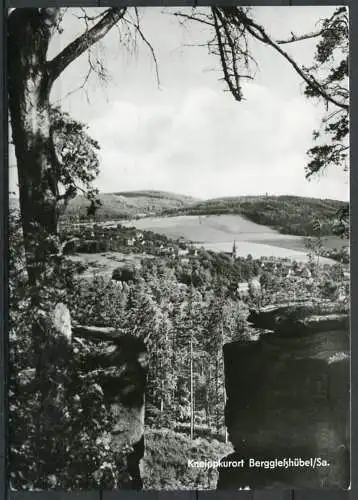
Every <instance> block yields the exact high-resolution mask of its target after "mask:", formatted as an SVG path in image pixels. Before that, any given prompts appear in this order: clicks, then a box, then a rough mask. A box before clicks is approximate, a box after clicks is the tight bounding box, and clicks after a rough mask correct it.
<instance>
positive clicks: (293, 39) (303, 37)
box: [275, 30, 325, 45]
mask: <svg viewBox="0 0 358 500" xmlns="http://www.w3.org/2000/svg"><path fill="white" fill-rule="evenodd" d="M324 31H325V30H320V31H315V32H312V33H306V34H305V35H299V36H297V35H295V34H294V33H291V35H292V36H291V38H287V39H286V40H275V42H276V43H277V44H278V45H283V44H285V43H294V42H300V41H301V40H309V39H311V38H317V37H319V36H321V35H322V33H323V32H324Z"/></svg>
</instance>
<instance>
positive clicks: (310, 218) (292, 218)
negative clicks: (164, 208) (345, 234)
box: [167, 196, 348, 236]
mask: <svg viewBox="0 0 358 500" xmlns="http://www.w3.org/2000/svg"><path fill="white" fill-rule="evenodd" d="M347 206H348V202H343V201H337V200H329V199H324V200H323V199H318V198H304V197H300V196H240V197H228V198H216V199H212V200H206V201H203V202H198V203H196V204H195V205H192V206H190V207H183V208H181V209H179V210H178V209H177V210H173V211H168V212H167V215H169V214H170V215H177V214H185V215H221V214H236V215H241V216H243V217H245V218H247V219H248V220H251V221H252V222H255V223H257V224H262V225H265V226H268V227H270V228H272V229H276V230H277V231H279V232H280V233H282V234H293V235H297V236H311V235H313V234H314V233H315V231H314V226H315V221H316V220H319V221H320V223H321V233H322V234H324V235H330V234H332V233H333V232H334V231H333V223H334V221H335V219H337V213H338V212H339V211H340V210H342V209H343V208H345V207H347Z"/></svg>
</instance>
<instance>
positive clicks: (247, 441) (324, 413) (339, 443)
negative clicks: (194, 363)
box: [218, 303, 350, 489]
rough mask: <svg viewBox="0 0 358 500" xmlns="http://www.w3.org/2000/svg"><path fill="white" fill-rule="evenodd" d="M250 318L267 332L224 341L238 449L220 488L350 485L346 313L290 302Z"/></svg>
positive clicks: (230, 422)
mask: <svg viewBox="0 0 358 500" xmlns="http://www.w3.org/2000/svg"><path fill="white" fill-rule="evenodd" d="M250 320H251V321H252V323H253V325H254V326H255V327H256V328H262V329H265V330H266V332H265V333H263V334H262V335H260V336H259V338H258V340H256V341H249V340H246V341H242V342H233V343H230V344H227V345H225V346H224V358H225V379H226V392H227V398H228V399H227V405H226V425H227V428H228V433H229V439H230V441H231V443H232V444H233V446H234V450H235V452H234V453H233V454H232V455H230V456H229V457H226V458H225V459H223V460H222V467H221V468H220V474H219V483H218V488H219V489H238V488H243V487H246V486H249V487H251V488H293V487H294V488H347V487H348V486H349V383H350V377H349V326H348V325H349V316H348V312H347V311H344V310H342V306H341V305H336V304H331V303H324V304H318V305H315V304H313V303H298V304H285V305H282V306H280V307H269V308H264V309H262V310H259V311H252V312H251V315H250ZM267 330H271V331H270V332H267ZM284 459H286V462H285V460H284ZM289 459H290V460H291V461H289ZM295 459H296V460H295ZM250 460H251V462H250ZM230 461H231V465H230V464H229V462H230ZM254 461H255V462H254Z"/></svg>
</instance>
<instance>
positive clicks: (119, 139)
mask: <svg viewBox="0 0 358 500" xmlns="http://www.w3.org/2000/svg"><path fill="white" fill-rule="evenodd" d="M88 10H89V11H90V10H91V9H88ZM96 10H97V11H98V9H96ZM92 11H93V12H94V9H92ZM75 12H78V11H77V10H75V9H69V10H68V11H67V15H66V16H65V19H64V24H63V26H64V28H65V29H64V32H63V33H62V35H60V36H58V37H57V39H56V43H54V44H53V45H52V47H51V50H50V52H49V57H52V56H53V55H54V54H55V53H57V52H58V51H59V50H60V48H61V46H64V45H65V44H66V43H67V42H68V41H69V40H71V39H73V38H74V37H75V36H76V35H78V34H79V33H80V29H81V28H82V25H81V24H79V22H78V20H77V19H76V18H75V17H74V16H73V13H75ZM172 12H174V10H173V9H166V10H165V11H164V12H163V9H162V8H159V7H150V8H144V9H142V13H143V20H142V28H143V32H145V33H146V36H147V37H148V39H149V40H150V41H151V43H152V45H153V47H154V49H155V51H156V55H157V59H158V64H159V72H160V88H158V85H157V81H156V77H155V68H154V64H153V60H152V58H151V55H150V52H149V50H148V48H147V47H146V46H145V45H143V44H142V43H140V41H138V46H137V50H136V51H135V53H133V51H132V50H127V49H126V48H125V47H124V46H123V43H121V42H120V40H119V32H118V30H117V29H114V30H112V31H111V32H110V33H109V34H108V35H107V36H106V37H105V38H104V39H103V41H102V42H101V43H100V45H98V46H97V47H96V49H95V54H97V55H99V56H101V57H102V58H103V62H104V63H105V65H106V68H107V69H108V74H109V77H110V81H109V82H108V83H107V85H106V86H104V85H102V84H100V83H99V81H98V79H96V78H93V79H91V80H90V82H89V83H88V84H87V86H86V92H84V91H83V90H78V91H76V92H74V93H73V94H71V95H69V96H68V95H67V94H68V92H70V91H71V90H74V89H76V87H78V86H80V85H81V82H82V81H83V78H84V76H85V75H86V72H87V69H88V62H87V56H83V57H81V58H80V59H79V60H77V61H75V62H74V63H73V64H72V65H71V66H70V67H68V68H67V69H66V71H65V72H64V73H63V75H62V77H61V79H59V80H58V81H57V82H56V84H55V86H54V89H53V93H52V101H53V102H56V103H59V102H61V105H62V107H63V108H64V109H65V110H66V111H68V112H69V113H70V114H71V115H72V116H74V117H75V118H76V119H79V120H81V121H83V122H85V123H87V124H88V125H89V132H90V135H91V136H92V137H93V138H95V139H97V140H98V142H99V143H100V146H101V152H100V157H101V173H100V176H99V178H98V180H97V186H98V187H99V189H100V190H101V191H102V192H115V191H127V190H133V189H136V190H137V189H156V190H165V191H173V192H177V193H182V194H188V195H192V196H195V197H198V198H208V197H218V196H234V195H245V194H262V193H266V192H269V193H270V194H292V195H301V196H313V197H320V198H336V199H343V200H347V199H348V197H349V181H348V175H347V174H345V173H343V172H342V171H341V170H339V169H332V170H329V171H327V172H326V173H325V174H324V175H323V176H321V177H320V178H319V179H317V180H312V181H311V182H308V181H307V180H306V179H305V174H304V166H305V163H306V161H307V160H306V155H305V154H306V151H307V149H308V148H309V147H311V146H312V144H313V143H312V130H313V129H315V128H317V127H318V125H319V123H320V117H321V115H322V112H323V108H322V105H321V104H315V103H313V102H309V101H307V99H305V98H304V97H303V92H302V91H303V85H302V82H301V81H300V79H299V77H298V76H296V74H295V73H294V72H293V70H292V68H291V67H290V66H289V65H288V63H287V62H286V61H284V60H283V59H282V58H280V56H278V55H277V54H275V53H274V52H273V51H272V50H271V49H270V48H268V47H263V46H258V45H257V44H252V51H253V54H254V56H255V58H256V60H257V62H258V64H259V70H258V72H257V74H256V78H255V80H254V81H253V82H250V83H246V84H245V85H244V96H245V99H246V100H245V101H244V102H241V103H238V102H235V100H234V99H233V97H232V96H231V95H230V94H229V93H228V92H224V90H226V87H225V84H224V83H223V82H222V81H220V78H221V73H220V67H219V61H218V60H217V59H216V58H215V57H214V56H210V55H209V54H208V51H207V49H206V47H192V46H188V45H189V44H193V43H203V42H204V41H205V40H207V39H208V37H209V36H210V33H208V31H207V30H206V29H203V27H202V26H200V25H194V24H193V25H191V26H188V27H181V26H180V25H179V24H178V21H177V19H175V18H174V17H173V16H172V15H170V14H171V13H172ZM188 12H189V11H188ZM332 12H333V9H332V8H329V7H303V6H300V7H255V13H256V19H257V20H259V22H260V23H261V24H262V25H264V26H265V27H266V29H267V31H268V32H270V33H271V34H272V35H274V36H275V37H285V36H286V37H289V36H290V33H291V32H294V33H301V32H307V31H312V30H314V28H315V23H316V22H317V21H318V20H319V19H320V18H322V17H325V16H327V15H329V14H331V13H332ZM314 47H315V42H314V41H312V40H311V41H304V42H299V43H297V44H295V46H294V47H293V46H290V47H289V46H285V48H286V49H287V50H288V51H290V53H291V54H293V55H294V56H295V57H296V59H297V60H298V61H299V62H300V63H301V64H307V65H308V64H310V63H311V62H312V55H313V50H314ZM11 156H12V155H11ZM12 162H13V160H12ZM16 183H17V179H16V169H15V168H12V169H10V189H11V190H13V189H14V186H15V184H16Z"/></svg>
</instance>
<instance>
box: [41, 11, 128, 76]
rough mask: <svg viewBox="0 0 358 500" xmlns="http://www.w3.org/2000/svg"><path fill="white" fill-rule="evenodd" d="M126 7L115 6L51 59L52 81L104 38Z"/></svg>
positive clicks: (50, 71) (120, 17) (50, 73)
mask: <svg viewBox="0 0 358 500" xmlns="http://www.w3.org/2000/svg"><path fill="white" fill-rule="evenodd" d="M125 12H126V8H125V7H118V8H117V7H113V8H110V9H108V10H107V13H106V14H105V15H104V16H103V17H102V19H101V20H100V21H98V22H97V23H96V24H95V25H94V26H92V28H90V29H89V30H88V31H86V32H85V33H83V34H82V35H81V36H79V37H78V38H76V40H74V41H73V42H71V43H70V44H69V45H67V47H65V48H64V49H63V50H62V52H60V53H59V54H58V55H57V56H56V57H54V58H53V59H52V61H49V63H48V68H49V77H50V79H51V81H52V82H54V81H55V80H56V78H58V76H59V75H60V74H61V73H62V72H63V70H64V69H65V68H66V67H67V66H68V65H69V64H71V63H72V62H73V61H74V60H75V59H77V58H78V57H79V56H80V55H82V54H83V53H84V52H85V51H86V50H87V49H88V48H89V47H91V46H92V45H94V44H95V43H96V42H98V41H99V40H100V39H101V38H103V37H104V36H105V35H106V34H107V33H108V31H109V30H110V29H111V28H113V26H114V25H115V24H116V23H117V22H118V21H119V20H120V19H122V18H123V16H124V14H125Z"/></svg>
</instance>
